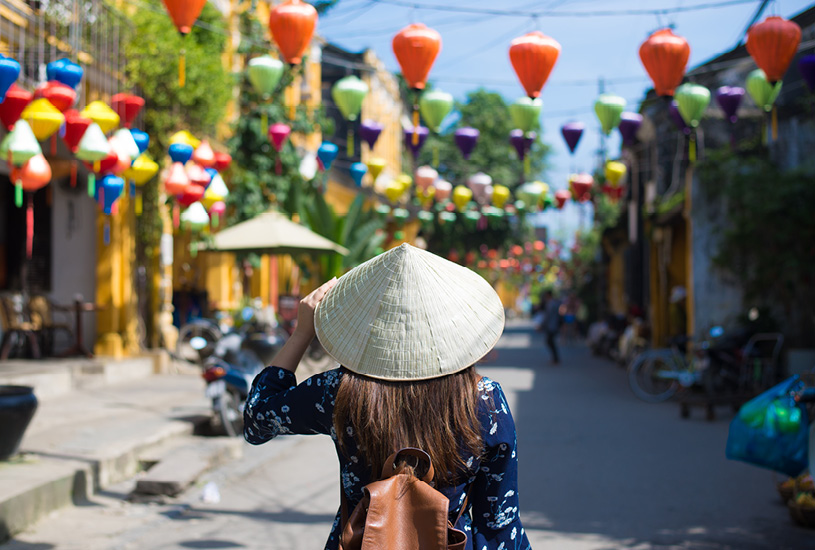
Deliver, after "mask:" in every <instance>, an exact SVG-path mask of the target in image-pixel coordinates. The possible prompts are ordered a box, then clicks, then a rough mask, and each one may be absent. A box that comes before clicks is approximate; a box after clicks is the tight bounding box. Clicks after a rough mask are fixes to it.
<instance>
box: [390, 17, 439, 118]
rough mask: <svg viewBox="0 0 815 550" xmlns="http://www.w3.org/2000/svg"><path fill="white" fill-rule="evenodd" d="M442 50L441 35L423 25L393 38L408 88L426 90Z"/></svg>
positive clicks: (412, 27)
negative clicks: (434, 63) (434, 64)
mask: <svg viewBox="0 0 815 550" xmlns="http://www.w3.org/2000/svg"><path fill="white" fill-rule="evenodd" d="M440 50H441V35H439V33H438V32H436V31H435V30H433V29H431V28H428V27H427V26H425V25H423V24H421V23H414V24H412V25H408V26H407V27H405V28H404V29H402V30H401V31H399V32H398V33H396V36H394V37H393V53H394V55H396V61H398V62H399V67H401V68H402V76H404V77H405V80H407V83H408V86H410V87H411V88H413V89H414V90H424V87H425V83H426V81H427V75H428V74H429V73H430V68H431V67H432V66H433V62H434V61H436V56H437V55H439V51H440ZM414 126H418V124H414Z"/></svg>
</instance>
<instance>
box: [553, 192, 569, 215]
mask: <svg viewBox="0 0 815 550" xmlns="http://www.w3.org/2000/svg"><path fill="white" fill-rule="evenodd" d="M571 198H572V194H571V193H570V192H569V191H568V190H567V189H561V190H560V191H557V192H555V202H557V207H558V210H562V209H563V206H564V205H565V204H566V201H568V200H569V199H571Z"/></svg>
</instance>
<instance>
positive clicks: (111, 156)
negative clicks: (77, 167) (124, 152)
mask: <svg viewBox="0 0 815 550" xmlns="http://www.w3.org/2000/svg"><path fill="white" fill-rule="evenodd" d="M108 147H110V149H109V150H108V154H107V155H105V158H103V159H102V160H100V161H99V162H98V163H90V162H86V163H84V164H85V168H87V169H88V171H89V172H94V173H96V174H108V173H113V169H114V168H116V165H117V164H118V163H119V154H118V153H117V152H116V151H115V150H114V149H113V147H112V144H111V142H110V141H108ZM89 191H90V189H89ZM94 192H95V191H94Z"/></svg>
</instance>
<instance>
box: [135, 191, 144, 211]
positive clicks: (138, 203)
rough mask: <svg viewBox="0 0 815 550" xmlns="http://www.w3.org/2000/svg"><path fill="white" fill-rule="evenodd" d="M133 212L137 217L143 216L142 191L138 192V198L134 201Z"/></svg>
mask: <svg viewBox="0 0 815 550" xmlns="http://www.w3.org/2000/svg"><path fill="white" fill-rule="evenodd" d="M133 210H134V211H135V212H136V215H137V216H141V212H142V196H141V191H136V198H135V199H134V200H133Z"/></svg>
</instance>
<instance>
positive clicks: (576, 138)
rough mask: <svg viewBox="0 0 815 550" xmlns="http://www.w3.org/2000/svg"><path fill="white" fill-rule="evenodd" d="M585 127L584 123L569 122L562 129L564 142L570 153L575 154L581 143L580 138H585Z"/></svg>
mask: <svg viewBox="0 0 815 550" xmlns="http://www.w3.org/2000/svg"><path fill="white" fill-rule="evenodd" d="M584 129H585V126H584V125H583V123H582V122H567V123H566V124H564V125H563V126H561V127H560V133H561V134H563V140H564V141H565V142H566V146H567V147H568V148H569V153H571V154H574V152H575V150H576V149H577V144H578V143H580V138H581V137H582V136H583V130H584Z"/></svg>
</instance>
